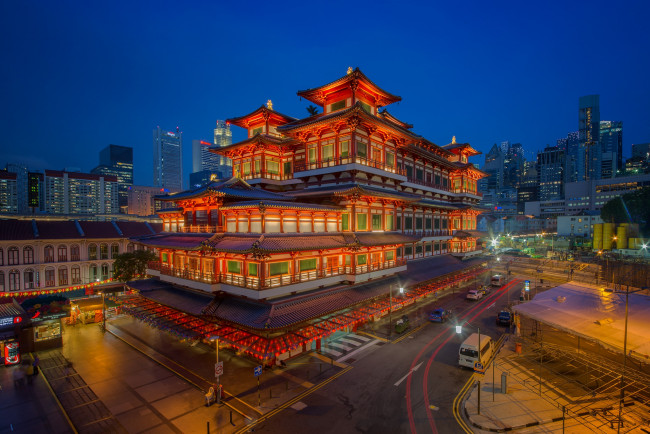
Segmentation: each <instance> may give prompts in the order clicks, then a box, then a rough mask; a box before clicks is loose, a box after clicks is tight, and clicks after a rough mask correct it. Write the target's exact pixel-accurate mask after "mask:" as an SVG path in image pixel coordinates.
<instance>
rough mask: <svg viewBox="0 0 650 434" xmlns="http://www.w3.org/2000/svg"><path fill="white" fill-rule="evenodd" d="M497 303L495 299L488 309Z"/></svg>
mask: <svg viewBox="0 0 650 434" xmlns="http://www.w3.org/2000/svg"><path fill="white" fill-rule="evenodd" d="M496 303H497V302H496V301H495V302H494V303H492V304H491V305H489V306H488V307H487V308H486V309H491V308H492V307H494V305H495V304H496Z"/></svg>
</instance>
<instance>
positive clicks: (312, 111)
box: [307, 104, 318, 116]
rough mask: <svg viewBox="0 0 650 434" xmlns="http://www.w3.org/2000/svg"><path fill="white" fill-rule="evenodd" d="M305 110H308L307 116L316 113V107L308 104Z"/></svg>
mask: <svg viewBox="0 0 650 434" xmlns="http://www.w3.org/2000/svg"><path fill="white" fill-rule="evenodd" d="M307 111H308V112H309V116H315V115H317V114H318V107H316V106H315V105H311V104H310V105H308V106H307Z"/></svg>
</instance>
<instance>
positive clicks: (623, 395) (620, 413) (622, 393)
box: [616, 283, 648, 433]
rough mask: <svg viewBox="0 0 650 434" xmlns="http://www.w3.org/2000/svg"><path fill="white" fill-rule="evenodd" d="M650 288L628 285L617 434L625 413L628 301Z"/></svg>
mask: <svg viewBox="0 0 650 434" xmlns="http://www.w3.org/2000/svg"><path fill="white" fill-rule="evenodd" d="M646 289H648V287H643V288H641V289H637V290H634V291H630V284H629V283H628V285H627V287H626V290H625V332H624V334H623V372H622V373H621V398H620V399H619V401H618V428H617V430H616V432H617V433H620V432H621V425H622V424H623V419H622V418H621V416H622V412H623V400H624V399H625V368H626V367H627V318H628V301H629V297H630V294H634V293H635V292H640V291H645V290H646Z"/></svg>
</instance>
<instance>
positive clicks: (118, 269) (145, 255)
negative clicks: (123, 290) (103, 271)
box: [113, 250, 157, 282]
mask: <svg viewBox="0 0 650 434" xmlns="http://www.w3.org/2000/svg"><path fill="white" fill-rule="evenodd" d="M156 259H157V258H156V254H155V253H154V252H152V251H151V250H135V251H134V252H132V253H129V252H127V253H122V254H119V255H117V256H116V257H115V262H114V263H113V266H114V270H115V271H114V272H113V277H114V278H115V280H119V281H120V282H128V281H129V280H134V279H136V278H138V277H140V276H144V275H145V274H146V271H147V263H148V262H151V261H155V260H156Z"/></svg>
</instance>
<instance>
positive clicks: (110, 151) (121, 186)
mask: <svg viewBox="0 0 650 434" xmlns="http://www.w3.org/2000/svg"><path fill="white" fill-rule="evenodd" d="M90 173H94V174H97V175H111V176H115V177H117V182H118V204H119V207H120V209H122V208H123V207H126V206H127V205H128V188H129V186H130V185H133V148H132V147H130V146H118V145H108V146H107V147H105V148H104V149H102V150H101V151H100V152H99V166H97V167H95V168H94V169H93V170H91V171H90Z"/></svg>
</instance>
